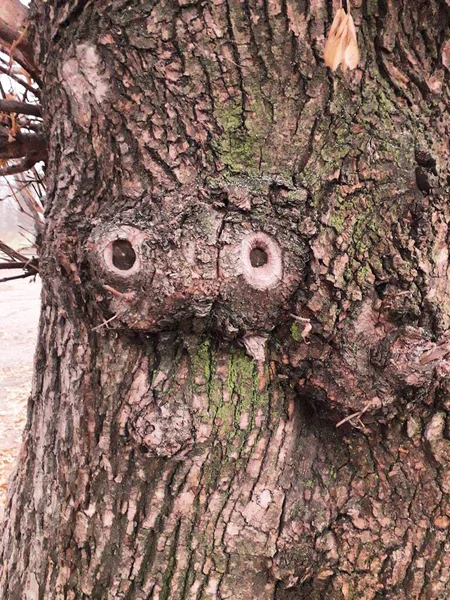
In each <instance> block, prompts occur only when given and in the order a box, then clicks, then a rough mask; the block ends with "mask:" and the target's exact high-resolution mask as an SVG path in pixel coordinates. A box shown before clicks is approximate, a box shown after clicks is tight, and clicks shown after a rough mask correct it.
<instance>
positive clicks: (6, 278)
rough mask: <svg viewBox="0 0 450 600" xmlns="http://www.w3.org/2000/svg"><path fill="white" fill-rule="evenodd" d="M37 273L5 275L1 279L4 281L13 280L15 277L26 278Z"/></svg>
mask: <svg viewBox="0 0 450 600" xmlns="http://www.w3.org/2000/svg"><path fill="white" fill-rule="evenodd" d="M35 276H36V273H24V274H23V275H16V276H15V277H4V278H3V279H0V283H4V282H5V281H12V280H13V279H25V278H26V277H35Z"/></svg>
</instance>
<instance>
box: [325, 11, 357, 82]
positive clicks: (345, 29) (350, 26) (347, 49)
mask: <svg viewBox="0 0 450 600" xmlns="http://www.w3.org/2000/svg"><path fill="white" fill-rule="evenodd" d="M347 6H348V9H349V12H348V13H346V12H345V10H344V9H343V8H342V6H341V7H340V8H339V10H338V11H337V13H336V15H335V17H334V19H333V23H332V25H331V29H330V32H329V34H328V37H327V41H326V43H325V48H324V51H323V57H324V60H325V64H326V65H327V67H329V68H330V69H331V70H332V71H336V69H337V68H338V67H339V65H341V68H342V71H343V72H344V73H345V71H346V70H347V69H350V70H352V69H355V68H356V66H357V65H358V62H359V50H358V41H357V39H356V28H355V23H354V21H353V17H352V16H351V14H350V3H349V2H347Z"/></svg>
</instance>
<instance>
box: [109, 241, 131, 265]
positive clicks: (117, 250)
mask: <svg viewBox="0 0 450 600" xmlns="http://www.w3.org/2000/svg"><path fill="white" fill-rule="evenodd" d="M112 262H113V265H114V266H115V267H116V269H120V270H121V271H128V270H129V269H131V267H132V266H133V265H134V263H135V262H136V252H135V251H134V250H133V246H132V245H131V244H130V242H129V241H128V240H116V241H115V242H113V247H112Z"/></svg>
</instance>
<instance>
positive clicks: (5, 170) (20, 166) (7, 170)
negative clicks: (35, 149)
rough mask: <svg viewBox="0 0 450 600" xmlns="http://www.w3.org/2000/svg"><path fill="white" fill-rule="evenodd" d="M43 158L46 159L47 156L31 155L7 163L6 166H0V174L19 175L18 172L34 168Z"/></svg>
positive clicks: (4, 175)
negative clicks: (9, 163)
mask: <svg viewBox="0 0 450 600" xmlns="http://www.w3.org/2000/svg"><path fill="white" fill-rule="evenodd" d="M45 156H46V155H45ZM41 160H45V158H44V157H42V158H41V157H39V156H37V157H31V156H30V157H27V158H22V159H21V160H18V161H17V162H16V163H15V164H13V165H6V166H5V167H0V176H3V177H6V176H7V175H17V174H18V173H23V172H24V171H28V170H29V169H32V168H33V167H34V165H35V164H36V163H38V162H39V161H41Z"/></svg>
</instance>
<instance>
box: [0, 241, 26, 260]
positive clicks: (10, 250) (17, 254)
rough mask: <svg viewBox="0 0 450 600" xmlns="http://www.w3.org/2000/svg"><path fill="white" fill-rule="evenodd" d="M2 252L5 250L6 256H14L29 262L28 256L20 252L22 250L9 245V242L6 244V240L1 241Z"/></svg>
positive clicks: (0, 249)
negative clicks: (18, 250)
mask: <svg viewBox="0 0 450 600" xmlns="http://www.w3.org/2000/svg"><path fill="white" fill-rule="evenodd" d="M0 252H3V254H6V256H9V258H12V259H13V260H18V261H21V262H28V259H27V257H26V256H24V255H23V254H20V252H17V251H16V250H14V248H11V246H8V244H5V242H2V241H0Z"/></svg>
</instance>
